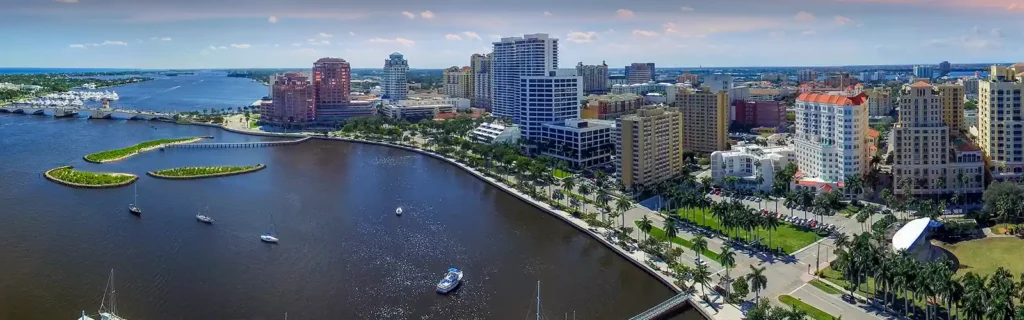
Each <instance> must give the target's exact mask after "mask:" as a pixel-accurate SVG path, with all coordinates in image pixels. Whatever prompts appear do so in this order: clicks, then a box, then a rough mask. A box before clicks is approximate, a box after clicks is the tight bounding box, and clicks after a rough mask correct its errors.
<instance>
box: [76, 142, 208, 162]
mask: <svg viewBox="0 0 1024 320" xmlns="http://www.w3.org/2000/svg"><path fill="white" fill-rule="evenodd" d="M212 138H213V137H196V138H192V139H188V140H185V141H178V142H171V143H162V144H159V145H155V146H150V147H146V148H142V149H139V150H138V151H135V152H133V153H129V154H126V155H124V156H121V157H117V158H114V159H106V160H92V159H89V156H91V155H94V154H97V153H103V152H107V151H110V150H106V151H100V152H97V153H91V154H87V155H85V156H82V159H83V160H85V161H86V162H90V163H107V162H114V161H121V160H124V159H128V158H130V157H132V156H135V155H138V154H140V153H143V152H146V151H152V150H156V149H159V148H163V147H166V146H169V145H175V144H186V143H195V142H199V141H202V140H203V139H212ZM142 143H145V142H142ZM133 147H134V146H133ZM128 148H130V147H128Z"/></svg>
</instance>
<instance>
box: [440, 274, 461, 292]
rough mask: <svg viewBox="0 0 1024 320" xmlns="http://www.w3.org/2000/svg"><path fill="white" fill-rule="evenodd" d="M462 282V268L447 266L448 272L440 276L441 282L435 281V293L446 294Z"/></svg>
mask: <svg viewBox="0 0 1024 320" xmlns="http://www.w3.org/2000/svg"><path fill="white" fill-rule="evenodd" d="M459 283H462V270H459V269H458V268H448V273H445V274H444V278H441V282H438V283H437V293H440V294H446V293H448V292H451V291H452V290H455V288H456V287H458V286H459Z"/></svg>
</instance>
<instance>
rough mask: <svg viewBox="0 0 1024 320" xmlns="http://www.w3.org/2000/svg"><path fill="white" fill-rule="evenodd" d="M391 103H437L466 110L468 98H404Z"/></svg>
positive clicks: (403, 104) (407, 104) (404, 104)
mask: <svg viewBox="0 0 1024 320" xmlns="http://www.w3.org/2000/svg"><path fill="white" fill-rule="evenodd" d="M392 104H395V105H400V106H422V105H437V104H448V105H451V106H453V107H455V109H456V110H460V111H463V110H467V109H469V105H470V102H469V99H466V98H427V99H418V98H415V99H405V100H399V101H397V102H393V103H392Z"/></svg>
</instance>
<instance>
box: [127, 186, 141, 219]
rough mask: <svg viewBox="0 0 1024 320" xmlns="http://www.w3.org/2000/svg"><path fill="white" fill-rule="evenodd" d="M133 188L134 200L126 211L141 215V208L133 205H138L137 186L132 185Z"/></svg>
mask: <svg viewBox="0 0 1024 320" xmlns="http://www.w3.org/2000/svg"><path fill="white" fill-rule="evenodd" d="M134 186H135V198H134V201H133V202H132V203H129V204H128V211H130V212H131V213H132V214H134V215H141V214H142V208H139V206H137V205H135V204H136V203H139V186H138V185H134Z"/></svg>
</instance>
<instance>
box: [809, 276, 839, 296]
mask: <svg viewBox="0 0 1024 320" xmlns="http://www.w3.org/2000/svg"><path fill="white" fill-rule="evenodd" d="M810 283H811V285H812V286H814V287H815V288H818V289H821V291H824V292H825V293H828V294H840V293H842V292H839V290H836V288H834V287H832V286H830V285H827V284H825V283H824V282H821V280H818V279H814V280H811V282H810Z"/></svg>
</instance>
